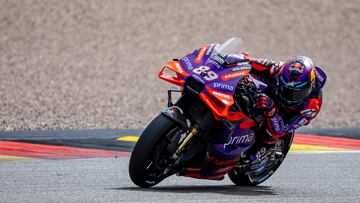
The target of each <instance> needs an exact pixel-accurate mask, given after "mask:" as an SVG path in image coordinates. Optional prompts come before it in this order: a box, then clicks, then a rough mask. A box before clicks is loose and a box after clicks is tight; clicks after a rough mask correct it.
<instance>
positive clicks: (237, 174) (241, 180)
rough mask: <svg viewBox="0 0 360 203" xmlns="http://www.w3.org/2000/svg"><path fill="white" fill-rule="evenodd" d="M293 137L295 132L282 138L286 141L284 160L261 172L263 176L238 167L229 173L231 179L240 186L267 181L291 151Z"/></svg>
mask: <svg viewBox="0 0 360 203" xmlns="http://www.w3.org/2000/svg"><path fill="white" fill-rule="evenodd" d="M293 137H294V133H290V134H288V135H286V136H284V137H283V138H281V139H282V140H283V141H284V142H283V146H282V154H283V155H284V157H283V158H282V160H279V161H278V162H277V163H275V164H274V165H272V166H271V167H270V169H268V170H266V171H265V173H262V174H260V175H261V176H259V175H258V176H259V177H256V175H255V176H254V175H252V174H251V172H250V173H248V171H247V172H241V171H239V169H238V168H235V169H233V170H232V171H230V172H229V173H228V175H229V178H230V180H231V181H232V182H233V183H234V184H235V185H238V186H255V185H258V184H260V183H262V182H264V181H266V180H267V179H268V178H270V177H271V176H272V174H274V173H275V171H276V170H277V169H278V168H279V166H280V165H281V164H282V162H283V160H284V159H285V157H286V155H287V154H288V152H289V149H290V147H291V144H292V140H293ZM254 170H255V169H254Z"/></svg>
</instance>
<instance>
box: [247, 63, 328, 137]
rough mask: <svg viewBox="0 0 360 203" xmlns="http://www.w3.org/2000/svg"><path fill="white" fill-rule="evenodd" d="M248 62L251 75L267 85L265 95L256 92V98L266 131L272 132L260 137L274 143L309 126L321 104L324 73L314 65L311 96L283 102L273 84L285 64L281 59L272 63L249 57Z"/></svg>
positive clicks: (324, 79)
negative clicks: (298, 101)
mask: <svg viewBox="0 0 360 203" xmlns="http://www.w3.org/2000/svg"><path fill="white" fill-rule="evenodd" d="M250 61H251V65H252V70H251V72H250V74H252V75H255V76H258V77H259V78H260V79H261V80H262V81H263V82H265V83H266V84H267V85H268V88H267V89H266V90H265V94H260V95H258V97H257V101H256V103H257V104H256V106H257V107H258V108H263V109H264V110H265V111H264V122H265V126H266V132H267V133H268V135H271V137H263V139H262V141H263V142H265V143H273V142H276V141H277V139H278V138H280V137H282V136H284V135H286V134H288V133H290V132H293V131H294V130H296V129H297V128H299V127H301V126H304V125H308V124H309V123H310V121H311V120H312V119H314V118H315V117H316V116H317V114H318V113H319V111H320V108H321V105H322V90H321V89H322V87H323V86H324V84H325V81H326V75H325V73H324V72H323V71H322V69H321V68H320V67H317V66H315V72H316V79H315V87H313V89H312V92H311V94H310V96H309V97H308V98H307V99H305V100H304V101H302V102H300V103H297V104H293V105H286V104H284V103H283V102H282V101H281V100H280V99H279V96H278V95H277V92H276V87H275V85H276V80H275V76H276V74H278V73H279V71H280V70H281V68H282V67H283V66H284V62H274V61H272V60H269V59H250Z"/></svg>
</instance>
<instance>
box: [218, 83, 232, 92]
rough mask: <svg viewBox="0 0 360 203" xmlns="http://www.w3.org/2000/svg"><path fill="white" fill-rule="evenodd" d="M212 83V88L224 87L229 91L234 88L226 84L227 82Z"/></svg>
mask: <svg viewBox="0 0 360 203" xmlns="http://www.w3.org/2000/svg"><path fill="white" fill-rule="evenodd" d="M213 85H214V88H221V89H226V90H230V91H232V90H234V87H233V86H231V85H228V84H224V83H218V82H216V83H214V84H213Z"/></svg>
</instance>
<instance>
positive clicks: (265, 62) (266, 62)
mask: <svg viewBox="0 0 360 203" xmlns="http://www.w3.org/2000/svg"><path fill="white" fill-rule="evenodd" d="M255 63H258V64H261V65H263V66H265V67H270V66H271V65H273V64H274V61H273V60H271V59H256V61H255Z"/></svg>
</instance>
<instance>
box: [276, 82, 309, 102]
mask: <svg viewBox="0 0 360 203" xmlns="http://www.w3.org/2000/svg"><path fill="white" fill-rule="evenodd" d="M310 92H311V87H308V88H301V89H296V88H293V87H287V86H282V87H280V88H279V93H280V94H279V95H280V97H281V99H283V100H285V101H286V102H287V103H289V104H291V103H298V102H301V101H303V100H304V99H306V98H307V97H308V96H309V95H310Z"/></svg>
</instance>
